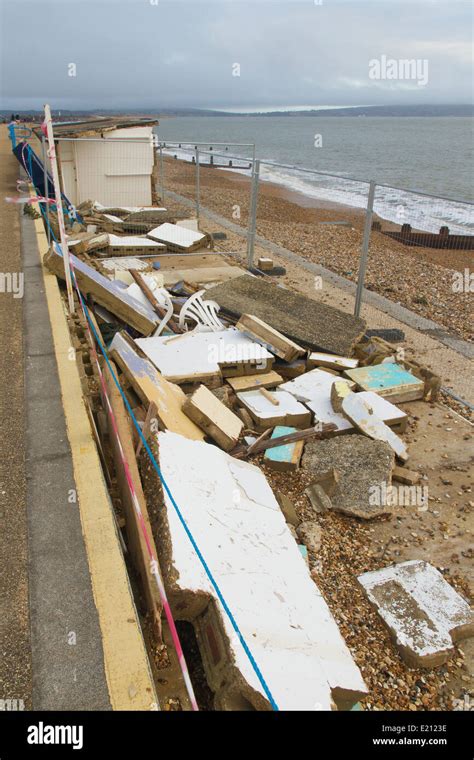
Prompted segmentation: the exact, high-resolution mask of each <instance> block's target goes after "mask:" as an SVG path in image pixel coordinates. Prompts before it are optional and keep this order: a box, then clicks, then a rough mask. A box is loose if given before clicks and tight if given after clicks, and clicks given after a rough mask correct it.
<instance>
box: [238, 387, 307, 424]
mask: <svg viewBox="0 0 474 760" xmlns="http://www.w3.org/2000/svg"><path fill="white" fill-rule="evenodd" d="M237 398H238V399H239V401H240V402H241V403H242V404H243V405H244V406H245V408H246V409H247V410H248V412H249V414H250V416H251V417H252V418H253V420H254V421H255V424H256V425H257V430H265V429H266V428H269V427H275V425H291V426H293V427H295V428H298V429H301V428H306V427H309V425H310V424H311V412H310V411H309V409H307V408H306V407H305V406H303V404H300V402H299V401H297V400H296V399H295V398H294V396H292V395H291V393H285V391H280V390H277V391H274V392H272V393H271V398H272V399H273V401H270V400H269V399H268V398H267V397H266V396H264V395H263V394H262V393H261V391H248V392H246V393H238V394H237ZM274 401H275V402H277V403H276V404H275V403H273V402H274Z"/></svg>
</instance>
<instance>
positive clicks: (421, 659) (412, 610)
mask: <svg viewBox="0 0 474 760" xmlns="http://www.w3.org/2000/svg"><path fill="white" fill-rule="evenodd" d="M359 582H360V583H361V585H362V586H363V588H364V589H365V591H366V593H367V596H368V597H369V599H370V601H371V602H372V603H373V604H374V605H375V606H376V608H377V611H378V612H379V614H380V616H381V617H382V619H383V621H384V622H385V624H386V625H387V626H388V628H389V630H390V632H391V634H392V637H393V639H394V641H395V644H396V646H397V648H398V649H399V651H400V654H401V656H402V657H403V659H404V660H405V661H406V662H407V663H408V665H410V666H411V667H416V668H418V667H425V668H434V667H437V666H439V665H441V664H442V663H443V662H446V660H447V659H448V658H449V657H450V656H451V655H452V654H453V653H454V647H453V643H454V642H456V641H460V640H461V639H464V638H466V637H468V636H473V635H474V613H473V612H472V610H471V608H470V607H469V605H468V603H467V602H466V601H465V599H463V597H462V596H460V594H458V593H457V592H456V591H455V590H454V589H453V587H452V586H450V584H449V583H448V582H447V581H446V580H445V579H444V578H443V576H442V575H441V573H440V572H439V571H438V570H437V569H436V568H435V567H433V566H432V565H430V564H428V563H427V562H424V561H422V560H411V561H409V562H402V563H400V564H398V565H391V566H390V567H384V568H381V569H380V570H375V571H373V572H370V573H364V574H363V575H360V576H359Z"/></svg>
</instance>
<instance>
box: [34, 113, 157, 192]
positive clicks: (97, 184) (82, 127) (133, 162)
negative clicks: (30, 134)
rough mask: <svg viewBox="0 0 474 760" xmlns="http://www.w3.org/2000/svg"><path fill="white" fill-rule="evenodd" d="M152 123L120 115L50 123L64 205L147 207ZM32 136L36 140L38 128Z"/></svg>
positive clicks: (152, 162) (152, 168) (152, 167)
mask: <svg viewBox="0 0 474 760" xmlns="http://www.w3.org/2000/svg"><path fill="white" fill-rule="evenodd" d="M157 124H158V121H157V120H156V119H144V118H141V119H140V118H135V119H133V118H126V117H114V118H96V119H93V120H87V121H75V122H56V123H54V125H53V126H54V136H55V144H56V155H57V157H58V167H59V172H60V182H61V185H62V187H61V190H62V192H63V193H64V194H65V195H67V197H68V198H69V200H70V202H71V203H73V204H74V205H75V206H78V205H79V204H80V203H83V202H84V201H87V200H92V201H98V202H99V203H101V204H102V205H104V206H151V205H153V191H154V185H155V181H156V176H154V175H155V173H156V151H155V150H154V145H153V127H154V126H156V125H157ZM34 132H35V134H36V136H37V137H38V139H39V140H41V139H42V137H43V134H42V131H41V128H40V127H38V128H36V129H35V130H34ZM46 163H47V165H48V169H49V168H50V167H49V161H48V160H47V161H46Z"/></svg>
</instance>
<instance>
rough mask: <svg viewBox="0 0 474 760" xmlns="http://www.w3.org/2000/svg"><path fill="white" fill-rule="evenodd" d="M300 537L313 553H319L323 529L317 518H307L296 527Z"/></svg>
mask: <svg viewBox="0 0 474 760" xmlns="http://www.w3.org/2000/svg"><path fill="white" fill-rule="evenodd" d="M296 533H297V535H298V538H300V539H301V541H302V542H303V543H304V545H305V546H306V548H307V549H308V551H309V552H311V553H312V554H319V551H320V549H321V540H322V531H321V526H320V525H319V524H318V523H317V522H316V520H306V521H305V522H302V523H301V524H300V525H298V527H297V528H296Z"/></svg>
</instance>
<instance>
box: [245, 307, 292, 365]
mask: <svg viewBox="0 0 474 760" xmlns="http://www.w3.org/2000/svg"><path fill="white" fill-rule="evenodd" d="M236 327H237V329H238V330H240V331H241V332H243V333H244V335H247V336H248V337H249V338H252V340H255V341H257V343H261V345H262V346H265V348H268V350H269V351H271V352H272V354H275V356H278V357H279V358H280V359H284V360H285V361H286V362H292V361H294V360H295V359H298V357H300V356H303V354H304V353H305V350H304V349H303V348H301V346H298V345H297V344H296V343H294V342H293V341H292V340H290V339H289V338H285V336H284V335H282V334H281V333H280V332H278V330H274V329H273V327H271V326H270V325H268V324H267V323H266V322H264V321H263V320H262V319H259V318H258V317H255V316H253V314H242V316H241V317H240V319H239V321H238V322H237V325H236Z"/></svg>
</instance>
